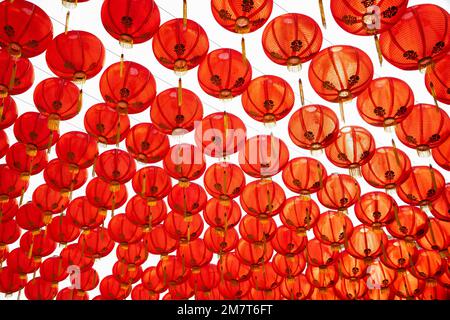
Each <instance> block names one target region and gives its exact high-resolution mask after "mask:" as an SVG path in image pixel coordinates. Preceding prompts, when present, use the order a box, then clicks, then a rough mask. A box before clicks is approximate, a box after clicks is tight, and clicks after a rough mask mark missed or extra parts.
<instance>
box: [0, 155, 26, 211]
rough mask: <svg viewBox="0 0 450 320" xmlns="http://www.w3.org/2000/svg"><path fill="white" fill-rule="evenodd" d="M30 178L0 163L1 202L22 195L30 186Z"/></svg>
mask: <svg viewBox="0 0 450 320" xmlns="http://www.w3.org/2000/svg"><path fill="white" fill-rule="evenodd" d="M28 184H29V179H24V178H22V177H21V175H20V173H18V172H17V171H15V170H13V169H10V168H9V167H8V166H7V165H5V164H0V202H6V201H8V200H9V199H12V198H17V197H20V196H21V195H23V194H24V193H25V191H26V190H27V188H28Z"/></svg>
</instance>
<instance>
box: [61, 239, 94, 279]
mask: <svg viewBox="0 0 450 320" xmlns="http://www.w3.org/2000/svg"><path fill="white" fill-rule="evenodd" d="M60 256H61V258H63V260H64V262H63V263H64V264H65V265H67V266H69V265H77V266H79V267H80V271H81V272H84V271H87V270H89V269H91V268H92V266H93V265H94V259H92V258H91V257H88V256H86V255H84V251H82V247H81V246H80V245H78V244H77V243H74V244H69V245H68V246H67V247H65V248H63V249H62V250H61V254H60Z"/></svg>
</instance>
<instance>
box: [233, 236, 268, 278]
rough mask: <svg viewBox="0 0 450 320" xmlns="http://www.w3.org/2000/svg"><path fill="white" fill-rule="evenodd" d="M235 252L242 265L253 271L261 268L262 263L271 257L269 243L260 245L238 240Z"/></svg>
mask: <svg viewBox="0 0 450 320" xmlns="http://www.w3.org/2000/svg"><path fill="white" fill-rule="evenodd" d="M235 252H236V256H237V257H238V259H239V260H240V261H241V262H242V263H244V264H246V265H248V266H250V267H251V268H252V270H255V269H258V268H261V267H262V265H263V264H264V263H266V262H269V260H270V258H271V257H272V255H273V248H272V245H271V243H270V241H269V242H266V243H264V244H263V245H261V244H260V243H257V242H248V241H246V240H244V239H240V240H239V242H238V245H237V248H236V251H235Z"/></svg>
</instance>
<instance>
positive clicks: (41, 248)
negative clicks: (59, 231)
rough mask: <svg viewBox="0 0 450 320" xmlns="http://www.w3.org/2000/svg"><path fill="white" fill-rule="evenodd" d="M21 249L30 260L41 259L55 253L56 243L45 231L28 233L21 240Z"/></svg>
mask: <svg viewBox="0 0 450 320" xmlns="http://www.w3.org/2000/svg"><path fill="white" fill-rule="evenodd" d="M20 249H21V250H23V251H24V252H26V254H27V255H28V257H29V258H30V257H33V258H35V259H41V258H42V257H46V256H49V255H51V254H52V253H53V251H55V249H56V242H55V241H53V240H52V239H51V238H50V237H49V236H48V234H47V232H46V231H45V230H42V229H41V230H39V231H27V232H25V233H24V234H23V235H22V237H21V238H20Z"/></svg>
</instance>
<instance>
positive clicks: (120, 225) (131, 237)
mask: <svg viewBox="0 0 450 320" xmlns="http://www.w3.org/2000/svg"><path fill="white" fill-rule="evenodd" d="M108 233H109V236H110V237H111V240H113V241H115V242H117V243H119V244H120V245H121V246H123V247H124V248H126V247H127V246H128V244H133V243H136V242H138V241H140V240H141V239H142V236H143V230H142V228H141V227H139V226H136V225H135V224H134V223H132V222H131V221H130V220H128V219H127V217H126V215H125V214H118V215H115V216H114V217H113V218H112V219H111V220H110V222H109V224H108Z"/></svg>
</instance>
